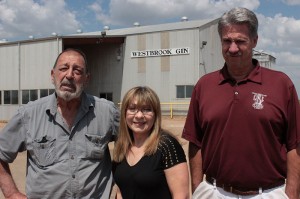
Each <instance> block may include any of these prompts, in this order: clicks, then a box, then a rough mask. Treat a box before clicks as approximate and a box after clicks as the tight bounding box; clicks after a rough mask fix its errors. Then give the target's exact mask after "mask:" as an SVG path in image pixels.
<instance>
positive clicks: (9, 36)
mask: <svg viewBox="0 0 300 199" xmlns="http://www.w3.org/2000/svg"><path fill="white" fill-rule="evenodd" d="M236 6H240V7H246V8H248V9H250V10H253V11H254V12H255V13H256V14H257V16H258V19H259V41H258V45H257V47H256V50H263V51H264V52H266V53H269V54H271V55H273V56H274V57H276V65H275V66H274V69H275V70H280V71H283V72H285V73H286V74H287V75H288V76H289V77H290V78H291V79H292V81H293V82H294V84H295V86H296V88H297V91H298V95H300V94H299V93H300V39H299V35H300V0H264V1H262V0H261V1H260V0H247V1H243V0H151V1H145V0H51V1H50V0H0V42H1V41H16V40H24V39H28V37H29V36H30V35H32V36H33V37H34V38H39V37H47V36H50V35H51V33H52V32H56V33H57V34H59V35H66V34H73V33H76V31H77V30H78V29H81V30H82V31H83V32H93V31H101V30H103V27H104V26H106V25H108V26H109V27H110V28H111V29H116V28H125V27H131V26H133V23H134V22H139V23H140V24H141V25H152V24H161V23H169V22H175V21H180V19H181V17H182V16H187V17H188V18H189V20H198V19H215V18H218V17H220V16H221V14H222V13H224V12H225V11H227V10H229V9H230V8H232V7H236Z"/></svg>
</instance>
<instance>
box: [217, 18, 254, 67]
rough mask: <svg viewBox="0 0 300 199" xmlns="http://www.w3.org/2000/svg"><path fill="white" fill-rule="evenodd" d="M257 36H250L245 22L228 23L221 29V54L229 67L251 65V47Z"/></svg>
mask: <svg viewBox="0 0 300 199" xmlns="http://www.w3.org/2000/svg"><path fill="white" fill-rule="evenodd" d="M257 39H258V37H257V36H256V37H254V38H252V37H250V34H249V29H248V26H247V25H246V24H240V25H228V26H225V27H224V28H223V30H222V35H221V43H222V54H223V57H224V59H225V62H226V64H227V66H228V67H230V68H233V69H234V68H240V67H248V66H249V65H252V49H253V48H255V46H256V44H257Z"/></svg>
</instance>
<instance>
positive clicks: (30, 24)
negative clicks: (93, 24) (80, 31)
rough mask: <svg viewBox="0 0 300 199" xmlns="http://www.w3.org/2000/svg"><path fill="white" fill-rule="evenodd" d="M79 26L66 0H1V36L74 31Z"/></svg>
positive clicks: (45, 34) (42, 34)
mask: <svg viewBox="0 0 300 199" xmlns="http://www.w3.org/2000/svg"><path fill="white" fill-rule="evenodd" d="M79 25H80V24H79V23H78V22H77V21H76V18H75V15H74V14H73V13H72V12H70V11H68V10H67V7H66V4H65V2H64V0H51V1H47V0H41V1H33V0H18V1H8V0H7V1H0V38H6V39H9V38H18V37H19V38H22V39H24V38H23V37H24V35H34V36H35V37H42V36H48V35H50V34H51V33H52V32H57V33H59V34H62V33H74V32H75V31H76V29H77V28H78V27H79Z"/></svg>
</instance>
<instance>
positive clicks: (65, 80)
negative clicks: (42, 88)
mask: <svg viewBox="0 0 300 199" xmlns="http://www.w3.org/2000/svg"><path fill="white" fill-rule="evenodd" d="M60 86H70V87H74V88H75V87H76V85H75V83H74V81H73V80H68V79H63V81H62V82H61V83H60Z"/></svg>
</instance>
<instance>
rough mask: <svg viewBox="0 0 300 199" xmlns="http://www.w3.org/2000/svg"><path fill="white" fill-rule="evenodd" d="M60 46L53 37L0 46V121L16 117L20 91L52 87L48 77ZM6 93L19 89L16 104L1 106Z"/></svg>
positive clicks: (57, 40)
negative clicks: (0, 94) (0, 102)
mask: <svg viewBox="0 0 300 199" xmlns="http://www.w3.org/2000/svg"><path fill="white" fill-rule="evenodd" d="M61 46H62V45H61V40H59V39H56V38H54V39H49V40H40V41H32V42H23V43H12V44H7V45H1V46H0V60H1V62H0V90H1V91H2V96H1V97H2V100H1V101H2V104H1V106H0V120H8V119H9V118H11V117H12V115H13V114H15V112H16V110H17V109H18V108H19V106H20V104H21V102H20V100H21V97H20V96H21V92H20V91H21V90H24V89H25V90H26V89H28V90H32V89H50V88H53V85H52V83H51V78H50V74H51V69H52V67H53V63H54V61H55V59H56V57H57V55H58V53H59V52H60V51H61ZM5 90H6V91H9V90H18V91H19V104H13V105H9V104H3V99H4V96H3V91H5Z"/></svg>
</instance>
